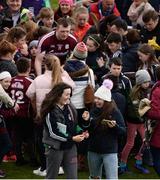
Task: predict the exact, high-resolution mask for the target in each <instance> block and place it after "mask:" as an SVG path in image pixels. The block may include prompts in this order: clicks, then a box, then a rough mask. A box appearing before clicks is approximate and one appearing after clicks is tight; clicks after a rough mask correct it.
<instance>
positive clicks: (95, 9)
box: [89, 1, 120, 25]
mask: <svg viewBox="0 0 160 180" xmlns="http://www.w3.org/2000/svg"><path fill="white" fill-rule="evenodd" d="M89 11H90V12H92V13H94V14H95V16H96V17H97V20H98V21H99V20H101V19H102V18H104V17H105V16H104V15H103V13H102V9H101V1H100V2H97V3H92V4H91V5H90V7H89ZM110 14H114V15H116V16H120V12H119V11H118V9H117V7H116V4H115V5H114V7H113V10H111V12H110ZM110 14H109V15H110ZM89 24H91V25H94V22H93V20H92V17H91V15H90V16H89Z"/></svg>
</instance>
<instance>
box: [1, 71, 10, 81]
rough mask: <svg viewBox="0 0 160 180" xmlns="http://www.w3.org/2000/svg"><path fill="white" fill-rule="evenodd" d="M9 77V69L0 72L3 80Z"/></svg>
mask: <svg viewBox="0 0 160 180" xmlns="http://www.w3.org/2000/svg"><path fill="white" fill-rule="evenodd" d="M8 77H9V78H11V74H10V73H9V72H8V71H3V72H1V73H0V80H3V79H5V78H8Z"/></svg>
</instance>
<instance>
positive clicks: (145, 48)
mask: <svg viewBox="0 0 160 180" xmlns="http://www.w3.org/2000/svg"><path fill="white" fill-rule="evenodd" d="M138 51H139V52H141V53H143V54H145V55H149V59H148V61H147V62H146V63H147V68H151V65H152V64H154V63H159V62H158V59H157V58H156V55H155V51H154V49H153V48H152V47H151V46H150V45H148V44H142V45H141V46H140V47H139V49H138ZM142 67H143V63H142V61H140V66H139V68H140V69H142Z"/></svg>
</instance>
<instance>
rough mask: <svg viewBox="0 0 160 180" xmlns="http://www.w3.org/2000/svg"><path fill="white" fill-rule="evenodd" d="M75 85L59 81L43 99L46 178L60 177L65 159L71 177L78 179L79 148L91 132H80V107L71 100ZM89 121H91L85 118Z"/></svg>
mask: <svg viewBox="0 0 160 180" xmlns="http://www.w3.org/2000/svg"><path fill="white" fill-rule="evenodd" d="M71 91H72V89H71V87H70V86H69V85H67V84H65V83H59V84H57V85H55V86H54V88H53V89H52V90H51V91H50V92H49V94H48V95H47V96H46V98H45V99H44V101H43V103H42V109H41V117H42V119H43V121H44V135H43V142H44V144H45V147H46V161H47V175H46V179H56V178H57V176H58V171H59V167H60V165H61V163H62V165H63V168H64V171H65V172H66V175H67V177H66V178H67V179H77V149H76V145H75V142H81V141H83V140H84V138H87V137H88V133H86V132H84V133H82V131H81V132H80V127H79V126H77V121H76V111H75V109H74V108H73V106H71V104H70V96H71ZM85 125H86V126H88V124H87V123H86V122H85Z"/></svg>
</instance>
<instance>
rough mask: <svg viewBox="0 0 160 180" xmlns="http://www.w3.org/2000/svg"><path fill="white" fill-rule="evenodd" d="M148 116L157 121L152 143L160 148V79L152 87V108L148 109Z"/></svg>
mask: <svg viewBox="0 0 160 180" xmlns="http://www.w3.org/2000/svg"><path fill="white" fill-rule="evenodd" d="M147 116H148V117H149V118H150V119H153V120H156V121H157V124H156V127H155V129H154V131H153V135H152V138H151V145H152V146H154V147H157V148H160V81H158V82H157V83H156V84H155V85H154V86H153V88H152V91H151V109H150V110H149V111H148V113H147Z"/></svg>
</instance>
